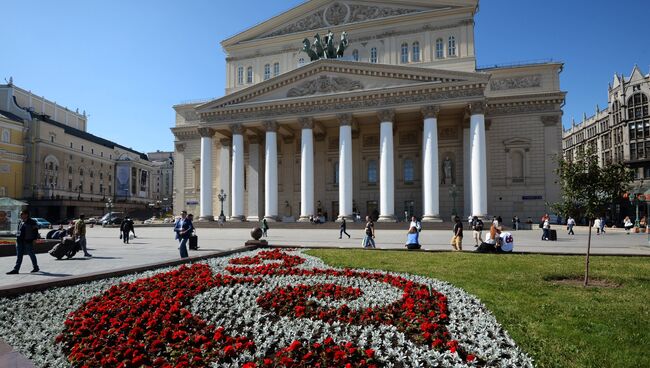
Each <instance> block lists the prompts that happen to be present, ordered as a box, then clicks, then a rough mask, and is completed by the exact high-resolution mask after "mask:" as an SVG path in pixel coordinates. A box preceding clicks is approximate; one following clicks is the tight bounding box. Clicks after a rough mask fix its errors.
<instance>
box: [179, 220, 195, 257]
mask: <svg viewBox="0 0 650 368" xmlns="http://www.w3.org/2000/svg"><path fill="white" fill-rule="evenodd" d="M192 231H194V224H192V219H191V217H190V216H188V215H187V212H186V211H183V213H182V214H181V220H180V221H179V226H178V237H179V241H180V243H179V247H178V249H179V250H180V254H181V258H187V257H189V254H188V253H187V241H188V240H189V239H190V236H191V235H192Z"/></svg>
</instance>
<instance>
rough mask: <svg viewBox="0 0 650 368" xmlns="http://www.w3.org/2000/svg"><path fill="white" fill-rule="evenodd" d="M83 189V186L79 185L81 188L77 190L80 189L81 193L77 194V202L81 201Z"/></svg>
mask: <svg viewBox="0 0 650 368" xmlns="http://www.w3.org/2000/svg"><path fill="white" fill-rule="evenodd" d="M82 188H83V184H79V187H78V188H77V189H78V192H79V194H77V200H78V201H80V200H81V189H82Z"/></svg>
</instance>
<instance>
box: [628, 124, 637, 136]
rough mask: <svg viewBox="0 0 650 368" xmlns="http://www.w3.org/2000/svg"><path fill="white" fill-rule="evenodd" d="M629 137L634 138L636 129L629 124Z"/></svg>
mask: <svg viewBox="0 0 650 368" xmlns="http://www.w3.org/2000/svg"><path fill="white" fill-rule="evenodd" d="M629 129H630V139H636V129H635V127H634V125H632V124H630V128H629Z"/></svg>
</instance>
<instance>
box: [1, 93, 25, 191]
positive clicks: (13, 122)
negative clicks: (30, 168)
mask: <svg viewBox="0 0 650 368" xmlns="http://www.w3.org/2000/svg"><path fill="white" fill-rule="evenodd" d="M13 104H14V101H13V98H12V96H11V95H10V94H9V93H7V91H6V90H3V89H1V88H0V106H3V105H5V106H10V105H13ZM8 110H9V109H2V108H0V197H9V198H22V197H23V180H24V178H23V172H24V169H25V144H24V135H25V130H24V125H23V121H24V119H28V118H29V114H27V113H26V112H25V111H22V110H18V109H15V110H14V111H13V112H11V111H8Z"/></svg>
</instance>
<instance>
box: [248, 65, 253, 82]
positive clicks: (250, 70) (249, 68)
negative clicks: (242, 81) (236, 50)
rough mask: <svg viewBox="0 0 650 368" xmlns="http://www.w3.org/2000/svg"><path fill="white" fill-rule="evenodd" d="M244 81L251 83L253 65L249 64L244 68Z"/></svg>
mask: <svg viewBox="0 0 650 368" xmlns="http://www.w3.org/2000/svg"><path fill="white" fill-rule="evenodd" d="M246 83H248V84H251V83H253V67H252V66H249V67H248V68H246Z"/></svg>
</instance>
